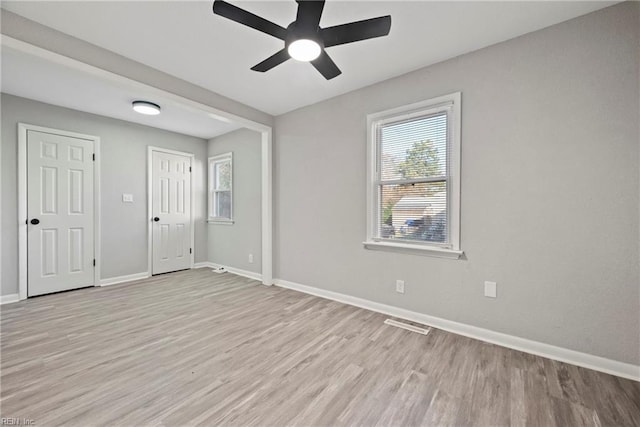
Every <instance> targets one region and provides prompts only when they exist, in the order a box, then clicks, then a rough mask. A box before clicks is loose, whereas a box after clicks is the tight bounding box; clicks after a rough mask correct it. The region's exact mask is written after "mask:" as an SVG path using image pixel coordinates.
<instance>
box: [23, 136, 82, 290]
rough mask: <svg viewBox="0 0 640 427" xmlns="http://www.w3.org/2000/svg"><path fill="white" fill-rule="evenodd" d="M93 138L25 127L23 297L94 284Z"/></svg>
mask: <svg viewBox="0 0 640 427" xmlns="http://www.w3.org/2000/svg"><path fill="white" fill-rule="evenodd" d="M93 155H94V142H93V141H88V140H85V139H79V138H72V137H68V136H61V135H54V134H50V133H44V132H36V131H33V130H29V131H27V215H28V219H27V268H28V272H27V280H28V284H27V295H28V296H35V295H42V294H48V293H52V292H59V291H65V290H69V289H76V288H82V287H85V286H93V285H94V283H93V281H94V279H93V277H94V274H93V271H94V244H93V242H94V212H93V168H94V164H93Z"/></svg>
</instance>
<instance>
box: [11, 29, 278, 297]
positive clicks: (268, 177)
mask: <svg viewBox="0 0 640 427" xmlns="http://www.w3.org/2000/svg"><path fill="white" fill-rule="evenodd" d="M0 40H1V42H2V46H7V47H10V48H12V49H16V50H19V51H21V52H24V53H28V54H30V55H34V56H36V57H38V58H42V59H46V60H48V61H52V62H55V63H58V64H62V65H64V66H67V67H70V68H72V69H74V70H78V71H82V72H85V73H89V74H91V75H93V76H96V77H100V78H102V79H105V80H107V81H111V82H115V83H117V84H119V85H121V86H122V87H125V88H128V89H132V90H141V91H144V92H145V93H150V94H157V95H158V96H162V97H163V98H165V99H168V100H171V101H172V102H173V103H174V104H175V105H180V106H182V107H186V108H189V109H192V110H194V111H203V112H205V113H207V114H210V115H211V117H212V118H215V119H218V120H223V121H228V122H234V123H237V124H239V125H241V126H243V127H245V128H247V129H251V130H254V131H256V132H260V133H261V135H262V159H261V160H262V165H261V166H262V168H261V169H262V171H261V172H262V185H261V186H262V283H263V284H264V285H268V286H269V285H272V284H273V160H272V158H273V128H272V127H271V126H270V125H266V124H263V123H260V122H256V121H253V120H251V119H247V118H245V117H242V116H238V115H236V114H232V113H229V112H227V111H225V110H223V109H220V108H216V107H213V106H211V105H207V104H203V103H202V102H198V101H194V100H193V99H189V98H186V97H184V96H180V95H176V94H175V93H172V92H169V91H166V90H163V89H159V88H157V87H155V86H151V85H148V84H145V83H143V82H140V81H136V80H133V79H130V78H127V77H124V76H121V75H119V74H116V73H113V72H110V71H107V70H103V69H102V68H98V67H95V66H93V65H89V64H87V63H84V62H82V61H78V60H76V59H73V58H70V57H68V56H64V55H61V54H59V53H55V52H52V51H50V50H46V49H43V48H41V47H38V46H35V45H33V44H30V43H27V42H24V41H22V40H18V39H15V38H13V37H9V36H6V35H4V34H3V35H2V37H0ZM96 182H97V181H96ZM149 273H150V272H149Z"/></svg>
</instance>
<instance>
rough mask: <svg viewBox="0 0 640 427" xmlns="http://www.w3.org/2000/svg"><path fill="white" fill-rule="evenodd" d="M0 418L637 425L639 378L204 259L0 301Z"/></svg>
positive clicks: (184, 422) (98, 421)
mask: <svg viewBox="0 0 640 427" xmlns="http://www.w3.org/2000/svg"><path fill="white" fill-rule="evenodd" d="M1 311H2V314H1V323H0V326H1V328H2V334H1V345H2V346H1V357H2V362H1V377H0V379H1V381H2V384H1V386H2V390H1V396H0V397H1V401H0V404H1V413H2V417H19V418H28V419H32V420H33V421H34V422H35V424H36V425H37V426H45V425H46V426H49V425H63V424H64V425H81V426H93V425H126V426H133V425H167V426H177V425H195V424H200V425H207V426H213V425H238V426H246V425H260V426H282V425H301V426H314V425H326V426H344V425H363V426H374V425H382V426H391V425H393V426H401V425H407V426H413V425H456V426H463V425H478V426H498V425H535V426H583V425H612V426H613V425H615V426H634V425H635V426H638V425H640V384H639V383H636V382H633V381H629V380H624V379H620V378H617V377H613V376H610V375H606V374H602V373H598V372H594V371H590V370H587V369H582V368H577V367H574V366H571V365H566V364H563V363H559V362H554V361H551V360H547V359H543V358H541V357H536V356H531V355H528V354H524V353H520V352H517V351H513V350H508V349H505V348H501V347H498V346H495V345H491V344H485V343H482V342H480V341H475V340H472V339H468V338H464V337H460V336H457V335H454V334H451V333H447V332H443V331H439V330H435V329H432V330H431V332H430V333H429V334H428V335H426V336H425V335H420V334H417V333H414V332H409V331H405V330H402V329H398V328H395V327H393V326H388V325H385V324H384V323H383V321H384V320H385V318H386V316H383V315H381V314H377V313H373V312H370V311H367V310H363V309H358V308H355V307H351V306H347V305H343V304H340V303H337V302H332V301H329V300H325V299H322V298H317V297H313V296H309V295H305V294H301V293H298V292H294V291H290V290H285V289H281V288H277V287H265V286H262V285H259V284H258V282H255V281H252V280H249V279H244V278H241V277H238V276H234V275H231V274H229V273H225V274H221V275H218V274H215V273H212V272H211V271H210V270H208V269H200V270H191V271H184V272H179V273H173V274H168V275H163V276H156V277H153V278H151V279H147V280H143V281H139V282H136V283H133V284H125V285H116V286H111V287H107V288H90V289H83V290H78V291H73V292H67V293H61V294H55V295H49V296H44V297H39V298H34V299H30V300H27V301H23V302H20V303H15V304H11V305H5V306H2V310H1Z"/></svg>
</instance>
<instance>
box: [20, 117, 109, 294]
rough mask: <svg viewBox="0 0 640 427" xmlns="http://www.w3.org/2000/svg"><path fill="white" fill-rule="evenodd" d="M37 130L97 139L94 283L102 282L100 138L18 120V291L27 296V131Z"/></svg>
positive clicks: (90, 139) (94, 181)
mask: <svg viewBox="0 0 640 427" xmlns="http://www.w3.org/2000/svg"><path fill="white" fill-rule="evenodd" d="M30 130H31V131H36V132H43V133H50V134H53V135H60V136H67V137H71V138H78V139H85V140H88V141H92V142H93V151H94V153H95V155H96V160H95V162H94V163H93V256H94V258H95V260H96V265H95V267H94V269H93V286H98V285H99V284H100V137H97V136H93V135H85V134H82V133H77V132H69V131H65V130H59V129H53V128H47V127H43V126H36V125H30V124H27V123H18V294H19V296H20V300H24V299H27V285H28V280H29V277H28V265H27V220H28V218H27V169H28V164H27V132H28V131H30Z"/></svg>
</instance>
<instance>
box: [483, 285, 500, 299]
mask: <svg viewBox="0 0 640 427" xmlns="http://www.w3.org/2000/svg"><path fill="white" fill-rule="evenodd" d="M484 296H485V297H489V298H496V297H497V296H498V285H497V284H496V282H484Z"/></svg>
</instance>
